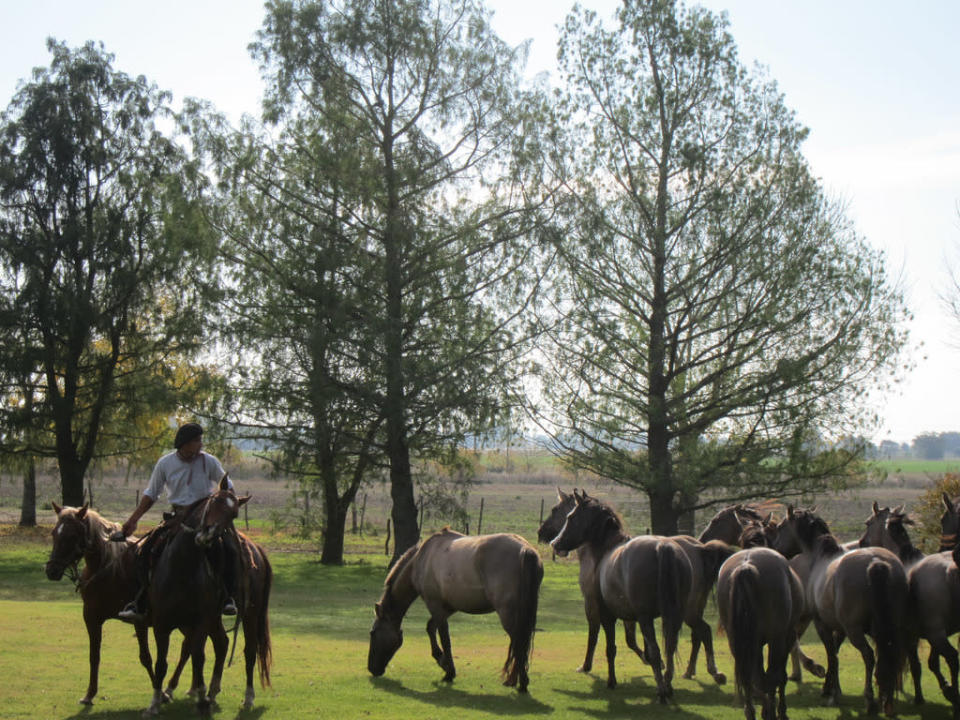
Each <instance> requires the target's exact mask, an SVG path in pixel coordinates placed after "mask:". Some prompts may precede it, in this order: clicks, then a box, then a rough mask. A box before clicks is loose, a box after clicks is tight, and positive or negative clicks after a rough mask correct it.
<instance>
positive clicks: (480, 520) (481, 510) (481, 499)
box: [477, 498, 483, 535]
mask: <svg viewBox="0 0 960 720" xmlns="http://www.w3.org/2000/svg"><path fill="white" fill-rule="evenodd" d="M481 528H483V498H480V517H478V518H477V535H482V534H483V533H482V532H481Z"/></svg>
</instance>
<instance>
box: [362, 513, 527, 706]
mask: <svg viewBox="0 0 960 720" xmlns="http://www.w3.org/2000/svg"><path fill="white" fill-rule="evenodd" d="M542 580H543V563H542V562H541V561H540V555H539V554H538V553H537V551H536V550H535V549H534V548H533V547H532V546H531V545H530V543H528V542H527V541H526V540H524V539H523V538H522V537H520V536H519V535H510V534H503V533H500V534H496V535H479V536H475V537H470V536H466V535H461V534H460V533H457V532H453V531H452V530H450V529H449V528H445V529H444V530H443V531H441V532H438V533H435V534H434V535H431V536H430V537H429V538H427V539H426V540H424V541H423V542H422V543H419V544H417V545H414V546H413V547H412V548H410V549H409V550H407V551H406V552H405V553H404V554H403V555H401V556H400V558H399V559H398V560H397V562H396V564H395V565H394V566H393V568H392V569H391V570H390V572H389V574H388V575H387V579H386V581H385V583H384V589H383V595H382V597H381V598H380V601H379V602H377V604H376V605H375V606H374V610H375V612H376V619H375V620H374V623H373V628H372V629H371V631H370V652H369V655H368V658H367V669H368V670H369V671H370V673H371V674H372V675H374V676H376V677H379V676H381V675H383V673H384V672H385V671H386V669H387V664H388V663H389V662H390V660H391V658H392V657H393V655H394V653H396V651H397V650H398V649H399V648H400V646H401V645H402V644H403V632H402V630H401V628H400V626H401V623H402V622H403V617H404V615H406V613H407V610H408V609H409V608H410V605H411V604H412V603H413V601H414V600H416V599H417V597H418V596H419V597H421V598H423V602H424V604H425V605H426V606H427V610H429V611H430V620H429V622H428V623H427V634H428V635H429V637H430V650H431V653H432V655H433V659H434V660H436V661H437V664H438V665H439V666H440V667H441V668H442V669H443V671H444V676H443V679H444V681H446V682H452V681H453V679H454V677H456V674H457V671H456V668H455V667H454V664H453V651H452V649H451V645H450V628H449V625H448V622H447V621H448V618H449V617H450V616H451V615H452V614H453V613H454V612H457V611H460V612H466V613H471V614H482V613H489V612H496V613H497V615H498V617H499V618H500V624H501V625H502V626H503V629H504V630H506V632H507V635H509V636H510V647H509V649H508V650H507V660H506V662H505V663H504V665H503V675H504V678H505V679H504V683H503V684H504V685H507V686H508V687H516V688H517V691H518V692H526V691H527V685H528V684H529V677H528V675H527V668H528V666H529V656H530V651H531V649H532V646H533V632H534V629H535V627H536V622H537V604H538V602H539V594H540V582H541V581H542ZM438 634H439V635H440V643H439V644H438V643H437V635H438Z"/></svg>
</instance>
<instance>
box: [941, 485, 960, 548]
mask: <svg viewBox="0 0 960 720" xmlns="http://www.w3.org/2000/svg"><path fill="white" fill-rule="evenodd" d="M941 499H942V500H943V515H941V516H940V552H943V551H945V550H953V549H954V548H955V547H957V535H958V534H960V512H958V510H957V504H956V503H955V502H954V501H953V500H951V499H950V496H949V495H947V494H946V493H943V494H942V496H941Z"/></svg>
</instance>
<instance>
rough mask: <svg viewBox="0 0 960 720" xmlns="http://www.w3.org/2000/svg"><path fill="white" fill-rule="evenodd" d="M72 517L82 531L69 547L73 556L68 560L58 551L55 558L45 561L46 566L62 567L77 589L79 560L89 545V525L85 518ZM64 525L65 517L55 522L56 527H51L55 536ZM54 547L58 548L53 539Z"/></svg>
mask: <svg viewBox="0 0 960 720" xmlns="http://www.w3.org/2000/svg"><path fill="white" fill-rule="evenodd" d="M72 519H73V520H74V521H75V522H76V523H78V524H79V525H80V527H81V529H82V533H81V534H80V542H77V543H73V544H72V545H71V548H70V549H71V551H72V552H71V553H70V555H72V556H73V557H71V558H70V559H69V560H64V559H63V555H64V554H66V553H62V552H58V553H57V554H56V557H55V558H53V557H51V558H50V559H49V560H48V561H47V565H46V566H47V567H54V568H59V569H62V571H63V574H64V575H66V576H67V577H68V578H69V579H70V581H71V582H72V583H73V584H74V585H75V586H76V588H77V589H78V590H79V589H80V561H81V560H82V559H83V556H84V555H85V554H86V553H87V550H88V549H89V547H90V527H89V526H88V524H87V522H86V520H85V519H80V518H77V517H76V516H72ZM64 525H65V519H64V518H61V519H60V520H59V522H57V525H56V527H55V528H54V529H53V532H54V535H55V536H56V535H57V534H58V531H59V533H62V532H63V527H64ZM54 548H55V549H58V548H60V546H59V545H58V544H57V542H56V540H55V541H54Z"/></svg>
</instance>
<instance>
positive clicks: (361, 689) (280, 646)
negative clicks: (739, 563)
mask: <svg viewBox="0 0 960 720" xmlns="http://www.w3.org/2000/svg"><path fill="white" fill-rule="evenodd" d="M0 542H2V543H3V545H2V549H0V677H3V678H4V681H3V682H2V683H0V717H2V718H4V719H5V720H20V719H21V718H22V719H26V718H30V719H34V718H43V719H47V718H101V719H104V720H120V719H121V718H131V719H133V718H138V717H139V716H140V711H141V709H142V708H144V707H146V705H147V704H148V702H149V698H150V688H149V685H148V679H147V676H146V673H145V672H144V671H143V669H142V668H141V667H140V666H139V664H138V663H137V661H136V643H135V640H134V638H133V634H132V632H131V630H130V628H129V627H128V626H126V625H123V624H122V623H119V622H116V621H111V622H108V623H107V624H106V626H105V637H104V656H103V663H102V667H101V674H100V675H101V676H100V696H99V697H98V698H97V700H96V704H95V705H94V706H93V708H91V709H89V710H87V709H83V708H82V707H81V706H80V705H78V704H77V700H78V699H79V698H80V696H81V695H83V693H84V690H85V689H86V683H87V638H86V632H85V630H84V628H83V622H82V620H81V604H80V599H79V597H77V596H76V595H75V594H74V592H73V588H72V586H71V585H70V584H69V582H67V581H62V582H60V583H53V582H49V581H48V580H46V578H45V576H44V575H43V572H42V569H41V568H42V564H43V562H44V561H45V559H46V553H47V542H48V541H47V540H46V538H45V536H44V535H43V534H41V533H34V534H23V533H19V532H15V533H14V534H13V535H12V536H11V535H7V536H4V537H2V538H0ZM315 557H316V556H315V555H313V554H303V553H297V552H284V551H282V550H281V549H279V548H278V549H276V550H275V551H274V552H272V553H271V562H272V563H273V566H274V569H275V573H276V583H275V588H274V592H273V595H272V598H271V612H270V617H271V624H272V632H273V650H274V666H273V687H272V688H271V689H266V690H261V689H260V688H259V686H258V687H257V693H258V697H257V702H256V707H255V709H254V710H252V711H248V712H243V711H240V710H239V704H240V701H241V699H242V695H243V682H244V681H243V671H242V669H241V667H239V666H238V664H237V663H235V664H234V666H233V667H230V668H227V670H226V671H225V674H224V687H223V693H222V694H221V695H220V697H219V707H218V708H217V710H216V711H215V714H214V717H215V718H219V719H221V720H224V719H233V718H236V719H238V720H240V719H246V718H251V719H259V718H263V719H264V720H268V719H277V720H281V719H287V718H290V719H291V720H293V719H296V720H300V719H302V718H336V719H337V720H348V719H350V718H383V719H388V718H389V719H393V718H420V719H423V720H428V719H434V718H435V719H437V720H443V719H447V718H450V719H455V720H474V719H480V718H503V717H509V718H528V717H529V718H537V717H546V716H550V717H557V718H615V719H616V718H624V719H626V718H631V719H632V718H635V717H637V716H638V715H639V714H642V715H643V717H644V718H645V720H647V719H648V720H665V719H667V718H670V719H672V720H686V719H693V718H703V719H709V720H734V719H736V720H739V719H740V718H742V717H743V713H742V710H741V709H740V708H739V707H736V706H735V705H734V699H733V691H732V688H731V687H730V686H729V685H727V686H724V687H718V686H716V685H714V683H713V682H712V680H711V679H710V678H709V676H708V675H707V674H706V671H705V670H704V668H703V664H702V663H703V660H702V658H701V661H700V662H701V665H700V666H699V668H698V669H699V671H700V675H699V676H698V677H697V678H696V679H694V680H684V679H682V678H679V677H678V679H676V680H675V682H674V688H675V698H674V703H673V704H670V705H668V706H659V705H657V704H656V703H655V701H654V699H653V698H654V691H655V687H654V683H653V677H652V673H651V672H650V670H649V668H647V667H645V666H644V665H642V664H641V663H640V661H639V660H638V659H637V658H636V657H635V656H634V655H633V654H632V653H631V652H630V651H629V650H628V649H627V648H626V646H625V645H624V644H623V634H622V630H619V629H618V649H619V653H618V658H617V660H618V662H617V668H618V676H619V679H620V682H621V684H620V687H619V688H618V689H616V690H609V689H607V687H606V663H605V660H604V656H603V642H602V641H601V643H600V647H599V648H598V653H597V658H596V660H595V662H594V670H593V672H592V673H590V674H578V673H576V672H575V668H576V667H577V666H578V665H579V664H580V662H581V661H582V659H583V651H584V646H585V641H586V632H585V630H586V627H585V622H584V619H583V609H582V600H581V598H580V594H579V590H578V588H577V582H576V571H577V568H576V565H575V563H574V562H573V561H570V560H565V561H558V562H551V561H550V559H549V557H548V558H547V559H546V561H545V566H546V573H545V577H544V583H543V588H542V592H541V602H540V612H539V615H538V628H539V632H538V633H537V636H536V641H535V647H534V654H533V662H532V666H531V671H530V677H531V680H530V694H529V695H527V696H521V695H518V694H517V693H516V692H515V691H513V690H511V689H508V688H505V687H502V686H501V684H500V680H499V670H500V667H501V666H502V664H503V661H504V659H505V656H506V647H507V642H506V635H505V634H504V633H503V631H502V630H501V629H500V627H499V623H498V622H497V620H496V618H495V617H494V616H492V615H484V616H466V615H460V614H458V615H455V616H454V617H453V618H452V620H451V636H452V642H453V649H454V656H455V660H456V664H457V672H458V675H457V679H456V681H455V682H454V683H453V684H445V683H443V682H441V681H440V678H441V675H442V671H441V670H440V669H439V668H438V667H437V666H436V664H435V663H434V662H433V660H432V659H431V658H430V653H429V644H428V641H427V638H426V633H425V632H424V631H423V630H424V627H425V625H426V620H427V614H426V611H425V609H424V606H423V604H422V603H420V602H417V603H415V604H414V606H413V607H412V608H411V611H410V613H409V614H408V617H407V619H406V621H405V623H404V630H405V643H404V646H403V647H402V648H401V649H400V651H399V652H398V653H397V655H396V656H395V657H394V659H393V661H392V662H391V664H390V666H389V667H388V668H387V673H386V675H385V676H384V677H382V678H372V677H370V675H369V674H368V673H367V670H366V656H367V633H368V630H369V627H370V624H371V622H372V617H373V613H372V606H373V603H374V601H375V600H376V599H377V598H378V597H379V594H380V590H381V585H382V581H383V576H384V573H385V567H386V559H385V558H383V557H382V556H380V555H367V556H364V557H362V558H357V557H351V558H350V562H349V563H348V564H347V565H345V566H343V567H324V566H321V565H319V564H318V563H317V562H316V560H315ZM708 607H709V612H710V613H711V615H710V617H709V618H708V619H709V621H710V622H711V625H714V626H715V621H716V619H715V616H714V615H713V612H714V610H713V609H712V606H708ZM687 641H688V635H687V631H686V630H685V631H684V635H683V639H682V645H681V648H680V657H679V658H678V661H677V662H678V665H679V666H680V668H679V670H680V671H681V672H682V669H683V667H684V666H685V663H686V658H687V656H688V654H689V645H688V642H687ZM240 644H241V645H242V636H241V639H240ZM805 644H806V646H807V650H808V652H810V654H812V655H813V656H814V657H815V658H818V659H820V660H821V661H822V656H823V651H822V648H821V647H820V646H819V644H817V643H816V642H815V641H814V640H813V638H812V637H809V636H808V637H807V638H806V643H805ZM716 645H717V649H718V664H719V666H720V669H721V670H723V671H724V672H726V673H727V675H728V676H731V677H732V674H733V663H732V661H731V659H730V656H729V653H728V651H727V648H726V639H725V638H723V637H720V638H717V639H716ZM239 657H240V654H239V649H238V658H239ZM207 662H208V664H207V673H208V674H209V669H210V664H211V658H210V657H209V656H208V659H207ZM678 676H679V672H678ZM862 676H863V665H862V663H861V661H860V659H859V656H858V655H856V653H855V651H853V650H852V649H851V648H849V647H845V649H844V651H843V655H842V674H841V683H842V687H843V688H844V690H845V692H846V695H845V697H844V700H843V703H842V706H841V708H839V709H836V708H824V707H823V706H822V705H821V702H820V697H819V681H813V680H812V678H808V679H807V681H806V682H804V683H803V684H801V685H799V686H798V685H797V684H795V683H791V684H790V685H789V686H788V695H787V702H788V707H789V712H790V717H791V718H793V720H804V719H806V718H817V719H828V718H843V719H844V720H845V719H846V718H850V717H853V716H859V715H861V714H862V708H863V703H862V699H861V696H860V693H861V691H862ZM924 682H925V691H926V694H927V698H928V703H927V705H926V706H925V707H923V708H922V710H917V709H916V708H915V707H914V706H913V705H912V704H911V702H910V698H909V697H908V696H901V698H900V702H899V703H898V705H897V711H898V714H899V715H900V716H901V717H904V718H909V717H919V718H923V719H924V720H934V719H937V720H939V719H943V720H946V718H948V717H949V716H950V713H949V708H948V706H947V704H946V702H945V701H944V700H943V698H942V696H941V695H940V692H939V690H938V689H937V688H936V685H935V682H934V681H933V678H932V676H931V675H930V674H929V673H925V674H924ZM186 684H187V683H181V693H179V694H178V695H177V699H175V701H174V702H173V703H172V704H171V705H168V706H166V707H164V709H163V710H162V712H161V717H163V718H171V719H178V718H195V717H197V714H196V710H195V708H194V706H193V703H192V702H189V701H187V700H185V699H184V698H183V695H182V689H183V688H184V686H185V685H186ZM908 685H909V683H908Z"/></svg>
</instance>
